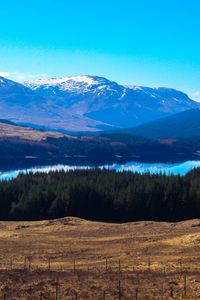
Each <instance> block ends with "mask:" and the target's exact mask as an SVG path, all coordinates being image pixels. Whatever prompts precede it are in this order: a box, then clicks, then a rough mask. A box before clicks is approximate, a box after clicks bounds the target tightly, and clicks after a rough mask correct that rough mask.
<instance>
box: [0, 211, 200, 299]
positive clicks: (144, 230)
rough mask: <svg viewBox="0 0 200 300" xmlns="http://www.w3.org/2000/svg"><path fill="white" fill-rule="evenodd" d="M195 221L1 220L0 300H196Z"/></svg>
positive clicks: (199, 290) (199, 227) (199, 256)
mask: <svg viewBox="0 0 200 300" xmlns="http://www.w3.org/2000/svg"><path fill="white" fill-rule="evenodd" d="M199 250H200V221H199V220H190V221H185V222H179V223H164V222H150V221H149V222H145V221H144V222H133V223H126V224H109V223H101V222H92V221H85V220H81V219H78V218H70V217H68V218H63V219H59V220H50V221H40V222H38V221H37V222H0V299H12V300H15V299H20V300H24V299H30V300H32V299H33V300H34V299H38V300H39V299H49V300H51V299H57V300H58V299H59V300H61V299H84V300H86V299H93V300H94V299H99V300H100V299H102V300H103V299H107V300H110V299H121V300H122V299H127V300H128V299H141V300H143V299H149V300H150V299H164V300H166V299H173V298H174V299H199V298H200V264H199V263H200V251H199Z"/></svg>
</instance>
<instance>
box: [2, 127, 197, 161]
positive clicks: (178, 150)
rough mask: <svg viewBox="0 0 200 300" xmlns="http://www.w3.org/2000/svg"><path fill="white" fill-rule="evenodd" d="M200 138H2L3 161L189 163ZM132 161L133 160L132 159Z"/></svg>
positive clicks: (123, 134)
mask: <svg viewBox="0 0 200 300" xmlns="http://www.w3.org/2000/svg"><path fill="white" fill-rule="evenodd" d="M199 151H200V138H198V137H193V138H179V139H176V140H173V139H167V140H159V139H147V138H144V137H134V136H132V135H130V134H125V133H118V134H117V133H116V134H114V133H113V134H101V135H99V136H77V137H69V138H68V137H64V138H50V137H49V138H47V139H46V140H44V141H40V142H37V141H30V140H23V139H17V138H0V158H3V161H4V160H8V161H9V160H11V159H12V160H14V161H19V160H20V161H22V159H23V158H24V157H27V156H29V157H30V156H32V157H35V158H37V159H42V160H47V159H48V160H55V159H57V160H58V159H63V158H65V157H68V156H70V157H74V156H85V157H88V158H89V159H90V160H91V161H95V160H97V161H98V160H99V159H101V158H104V160H105V161H107V163H109V162H110V161H111V160H112V159H113V158H114V157H116V156H123V157H134V156H135V157H142V158H143V159H144V158H147V159H148V160H150V158H151V157H154V158H157V159H158V160H159V161H163V160H165V161H166V160H173V159H174V160H176V161H178V160H179V159H180V158H182V159H184V160H187V159H192V158H193V157H194V156H195V157H198V155H199ZM129 161H130V159H129Z"/></svg>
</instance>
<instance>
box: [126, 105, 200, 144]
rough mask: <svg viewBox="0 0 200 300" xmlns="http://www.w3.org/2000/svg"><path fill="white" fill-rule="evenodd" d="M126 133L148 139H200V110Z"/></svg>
mask: <svg viewBox="0 0 200 300" xmlns="http://www.w3.org/2000/svg"><path fill="white" fill-rule="evenodd" d="M126 132H128V133H130V134H132V135H137V136H143V137H148V138H177V137H184V138H188V137H200V110H199V109H192V110H187V111H184V112H181V113H178V114H175V115H172V116H169V117H166V118H162V119H158V120H155V121H152V122H149V123H146V124H143V125H141V126H138V127H134V128H131V129H128V130H126Z"/></svg>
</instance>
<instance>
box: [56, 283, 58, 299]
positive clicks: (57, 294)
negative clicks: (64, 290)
mask: <svg viewBox="0 0 200 300" xmlns="http://www.w3.org/2000/svg"><path fill="white" fill-rule="evenodd" d="M56 300H58V282H56Z"/></svg>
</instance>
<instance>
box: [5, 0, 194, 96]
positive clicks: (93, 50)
mask: <svg viewBox="0 0 200 300" xmlns="http://www.w3.org/2000/svg"><path fill="white" fill-rule="evenodd" d="M0 74H1V75H6V76H10V78H13V79H16V80H18V81H23V80H24V79H31V78H39V77H44V76H49V77H57V76H59V77H61V76H68V75H83V74H86V75H99V76H104V77H107V78H108V79H111V80H115V81H117V82H119V83H122V84H134V85H145V86H152V87H154V86H168V87H174V88H177V89H181V90H183V91H185V92H187V93H189V95H190V96H191V97H193V99H198V100H200V0H166V1H164V0H137V1H136V0H29V1H27V0H9V1H7V0H5V1H3V0H0Z"/></svg>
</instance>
